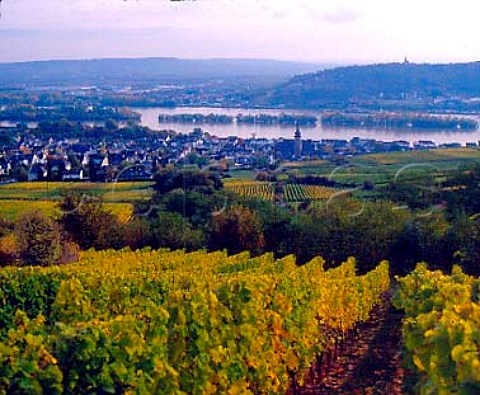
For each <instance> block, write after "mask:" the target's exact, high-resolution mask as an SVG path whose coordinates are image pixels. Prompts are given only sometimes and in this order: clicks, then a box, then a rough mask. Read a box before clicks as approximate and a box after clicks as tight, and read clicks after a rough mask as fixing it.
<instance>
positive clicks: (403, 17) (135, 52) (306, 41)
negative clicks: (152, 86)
mask: <svg viewBox="0 0 480 395" xmlns="http://www.w3.org/2000/svg"><path fill="white" fill-rule="evenodd" d="M0 11H1V13H2V17H1V19H0V62H13V61H30V60H47V59H84V58H108V57H165V56H172V57H180V58H263V59H265V58H268V59H279V60H295V61H306V62H317V63H334V64H352V63H372V62H390V61H398V62H400V61H403V59H404V58H405V56H407V57H408V59H409V60H410V61H411V62H416V63H423V62H431V63H445V62H466V61H476V60H480V42H479V41H478V40H475V38H476V35H477V28H476V27H477V15H478V14H479V12H478V11H480V5H477V4H476V3H474V2H472V1H471V0H457V1H455V2H453V1H450V0H449V1H444V2H438V1H432V0H422V1H414V0H403V1H398V0H393V1H388V2H387V1H381V0H364V1H361V2H360V1H358V0H336V1H328V0H196V1H183V2H179V1H175V2H172V1H168V0H128V1H124V0H42V1H39V0H21V1H18V0H5V1H2V2H1V3H0Z"/></svg>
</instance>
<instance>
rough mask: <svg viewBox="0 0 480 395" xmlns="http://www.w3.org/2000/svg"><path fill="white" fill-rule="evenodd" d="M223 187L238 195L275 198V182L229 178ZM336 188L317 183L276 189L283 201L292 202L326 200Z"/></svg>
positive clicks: (288, 185) (266, 198)
mask: <svg viewBox="0 0 480 395" xmlns="http://www.w3.org/2000/svg"><path fill="white" fill-rule="evenodd" d="M225 188H226V189H227V190H228V191H231V192H233V193H235V194H236V195H239V196H244V197H250V198H259V199H264V200H270V201H273V200H274V199H275V184H274V183H272V182H264V181H253V180H229V181H227V182H225ZM337 192H338V190H336V189H334V188H328V187H323V186H319V185H303V184H285V185H282V186H281V188H279V189H278V190H277V193H281V195H282V198H283V200H284V201H285V202H288V203H294V202H302V201H304V200H326V199H329V198H331V197H332V196H333V195H334V194H335V193H337Z"/></svg>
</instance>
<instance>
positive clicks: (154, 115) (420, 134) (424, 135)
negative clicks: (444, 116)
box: [132, 107, 480, 145]
mask: <svg viewBox="0 0 480 395" xmlns="http://www.w3.org/2000/svg"><path fill="white" fill-rule="evenodd" d="M132 110H134V111H136V112H138V113H140V114H141V115H142V120H141V124H142V125H143V126H148V127H149V128H151V129H154V130H165V129H171V130H175V131H177V132H185V133H186V132H191V131H192V130H193V128H194V127H201V128H202V129H203V130H204V131H206V132H209V133H211V134H213V135H216V136H218V137H227V136H238V137H244V138H246V137H251V136H252V134H255V136H256V137H266V138H279V137H283V138H293V133H294V132H295V130H294V129H295V128H294V127H293V126H271V125H242V124H236V123H233V124H214V125H209V124H202V125H192V124H182V123H159V122H158V116H159V114H185V113H190V114H204V115H207V114H210V113H213V114H227V115H232V116H235V115H237V114H239V113H242V114H260V113H264V114H270V115H278V114H280V113H281V112H282V111H281V110H271V109H238V108H234V109H230V108H208V107H200V108H198V107H195V108H189V107H178V108H172V109H169V108H156V107H155V108H132ZM283 112H285V113H287V114H297V115H300V114H305V115H314V116H317V117H320V115H321V113H320V112H316V111H303V110H302V111H299V110H284V111H283ZM471 118H474V119H475V120H477V121H480V117H479V116H475V117H473V116H471ZM301 132H302V137H303V139H312V140H321V139H346V140H350V139H352V138H353V137H361V138H371V139H376V140H382V141H394V140H405V141H409V142H414V141H419V140H429V141H433V142H435V143H436V144H442V143H461V144H462V145H465V143H467V142H477V143H478V141H479V140H480V130H469V131H462V130H453V131H445V130H418V129H417V130H412V129H395V130H393V129H366V128H340V127H338V128H337V127H335V128H325V127H322V126H321V125H318V126H316V127H305V126H304V127H302V128H301Z"/></svg>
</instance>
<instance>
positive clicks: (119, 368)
mask: <svg viewBox="0 0 480 395" xmlns="http://www.w3.org/2000/svg"><path fill="white" fill-rule="evenodd" d="M323 266H324V261H323V260H322V259H321V258H315V259H314V260H312V261H311V262H309V263H308V264H306V265H304V266H301V267H297V265H296V262H295V258H294V257H293V256H287V257H285V258H283V259H279V260H275V259H274V258H273V256H272V254H265V255H262V256H259V257H254V258H252V257H250V256H249V254H248V253H241V254H239V255H234V256H228V255H227V254H226V253H224V252H213V253H206V252H203V251H197V252H192V253H188V254H187V253H184V252H182V251H174V252H170V251H167V250H159V251H152V250H150V249H145V250H142V251H135V252H132V251H130V250H123V251H102V252H95V251H88V252H83V253H82V255H81V259H80V261H79V262H77V263H74V264H69V265H63V266H55V267H50V268H30V267H26V268H14V267H10V268H3V269H1V270H0V299H1V300H2V303H1V304H0V393H3V394H62V393H63V394H80V393H96V394H109V393H116V394H178V395H180V394H231V395H233V394H281V393H286V391H288V390H289V388H291V386H292V383H293V382H296V383H298V384H299V385H301V384H302V383H303V378H304V372H306V371H307V370H308V368H309V367H310V366H311V365H312V364H313V362H314V361H315V360H316V357H317V356H320V355H322V353H324V352H327V350H330V351H331V350H332V349H335V348H336V347H337V345H338V344H339V343H341V342H342V341H343V339H345V337H348V336H349V333H350V330H351V329H352V328H354V327H356V326H357V325H359V324H360V323H363V322H366V321H367V320H368V318H369V316H370V314H371V312H372V310H373V309H374V308H375V306H377V305H379V304H380V303H381V301H382V295H384V293H385V292H386V291H387V290H388V288H389V273H388V272H389V268H388V265H387V264H386V263H381V264H380V265H379V266H378V267H377V268H376V269H374V270H372V271H371V272H369V273H367V274H366V275H362V276H357V275H356V274H355V261H354V260H353V259H350V260H348V261H347V262H345V263H343V264H342V265H341V266H339V267H337V268H335V269H331V270H328V271H324V269H323Z"/></svg>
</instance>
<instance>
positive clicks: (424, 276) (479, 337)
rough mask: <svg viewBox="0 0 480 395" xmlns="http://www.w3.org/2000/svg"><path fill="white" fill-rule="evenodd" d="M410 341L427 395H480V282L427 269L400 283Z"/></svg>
mask: <svg viewBox="0 0 480 395" xmlns="http://www.w3.org/2000/svg"><path fill="white" fill-rule="evenodd" d="M400 284H401V289H400V292H399V295H398V298H397V300H396V304H397V305H398V307H399V308H401V309H404V310H405V316H406V317H405V320H404V323H403V333H404V342H405V347H406V349H407V352H408V355H407V358H408V361H409V363H410V369H411V371H412V372H416V373H417V374H418V375H419V382H418V384H417V387H418V388H417V392H419V393H422V394H461V395H464V394H465V395H467V394H472V395H473V394H479V393H480V304H479V300H480V280H478V279H474V278H473V277H470V276H467V275H465V274H463V273H462V271H461V270H460V268H458V267H455V268H454V270H453V273H452V275H451V276H448V275H445V274H443V273H441V272H440V271H429V270H427V268H426V266H425V265H424V264H419V265H418V266H417V268H416V269H415V270H414V271H413V272H412V273H411V274H409V275H408V276H406V277H405V278H403V279H400Z"/></svg>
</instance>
